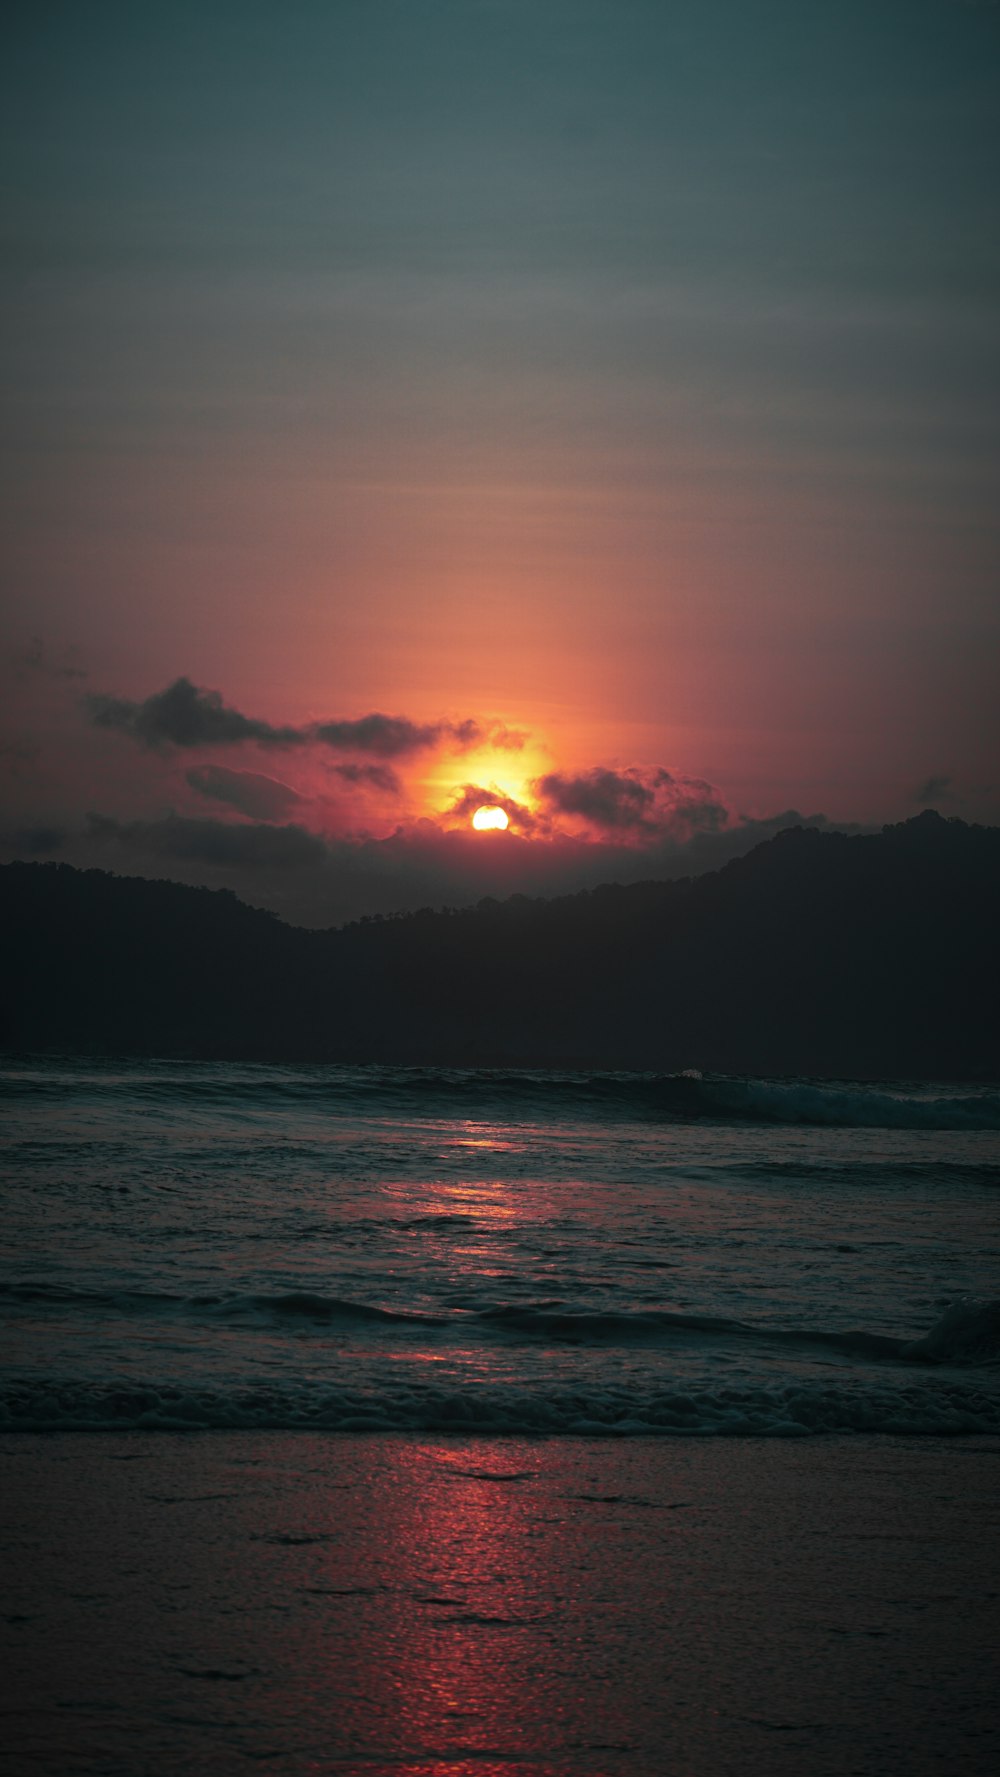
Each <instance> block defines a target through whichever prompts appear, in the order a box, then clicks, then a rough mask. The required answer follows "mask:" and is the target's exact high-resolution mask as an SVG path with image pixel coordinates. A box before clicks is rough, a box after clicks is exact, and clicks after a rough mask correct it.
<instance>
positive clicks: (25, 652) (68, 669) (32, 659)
mask: <svg viewBox="0 0 1000 1777" xmlns="http://www.w3.org/2000/svg"><path fill="white" fill-rule="evenodd" d="M12 665H13V668H14V677H15V678H16V679H29V678H35V677H38V676H39V675H40V676H42V677H44V678H49V679H85V678H86V677H87V675H86V673H85V672H84V670H83V667H82V666H77V664H76V649H75V648H65V649H63V651H62V657H61V658H59V659H53V658H52V655H51V653H50V651H49V650H48V649H47V648H46V646H45V644H44V642H43V641H42V638H41V636H32V637H31V639H30V640H29V641H28V643H27V644H26V646H25V647H23V648H21V649H19V650H18V651H17V652H16V653H15V654H14V655H13V657H12Z"/></svg>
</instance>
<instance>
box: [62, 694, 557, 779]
mask: <svg viewBox="0 0 1000 1777" xmlns="http://www.w3.org/2000/svg"><path fill="white" fill-rule="evenodd" d="M84 701H85V706H86V708H87V711H88V713H89V715H90V720H91V721H92V722H93V723H94V725H95V727H97V728H110V729H113V730H115V731H116V732H117V733H119V734H127V735H128V736H129V738H130V739H132V740H134V741H136V742H137V743H138V744H139V745H140V746H144V747H148V748H150V749H151V750H152V751H154V752H160V751H163V750H164V749H165V748H167V747H219V746H242V745H244V744H245V743H247V742H250V743H252V744H255V745H257V746H261V747H304V746H323V747H329V748H330V750H331V751H332V752H337V753H361V754H366V755H368V756H369V757H370V758H374V759H402V758H405V757H406V756H407V755H408V754H411V753H419V752H422V751H424V750H425V749H426V748H428V747H436V746H441V745H447V746H449V747H450V748H451V749H452V750H453V751H456V752H466V751H468V749H469V748H470V747H474V746H481V745H483V744H485V743H486V742H487V741H489V742H490V743H491V744H492V745H493V746H496V747H501V748H504V749H506V750H508V751H516V750H517V749H519V748H520V747H523V745H524V742H525V739H526V736H525V735H524V734H523V733H521V732H520V730H517V729H510V728H507V727H505V726H504V724H503V723H495V724H493V726H492V727H484V726H483V725H482V723H480V722H476V721H474V720H473V719H472V718H471V717H470V718H468V719H467V720H466V721H464V722H449V721H441V722H412V721H411V720H410V719H409V717H408V716H386V715H383V714H382V713H381V712H380V711H377V710H376V711H373V712H372V713H371V715H368V716H357V717H351V718H345V719H344V720H336V721H334V720H331V721H324V722H312V723H308V724H306V725H305V726H303V727H301V728H295V727H292V726H290V725H288V724H284V725H281V726H276V725H275V724H274V723H272V722H266V721H264V720H263V719H262V718H261V717H258V716H245V715H244V714H243V712H242V710H237V709H233V708H232V706H231V705H229V704H226V703H223V701H222V697H221V694H220V693H219V692H218V691H208V690H205V689H204V688H203V687H202V686H199V685H195V684H193V683H192V681H191V680H190V679H188V678H184V677H182V678H179V679H175V680H174V683H173V684H172V685H168V686H167V688H166V690H165V691H157V692H155V693H154V694H153V696H152V697H147V698H146V700H145V702H144V703H136V702H134V701H133V700H132V699H131V698H129V697H113V696H110V695H109V694H108V693H106V692H93V693H91V694H90V695H89V696H88V697H87V698H86V699H85V700H84ZM350 781H352V782H359V781H360V780H359V779H357V778H353V779H351V780H350ZM370 781H371V782H372V783H376V782H377V780H376V779H375V778H372V779H370ZM377 787H379V788H381V789H389V788H391V787H392V785H391V783H390V779H389V778H388V777H385V778H384V779H383V780H382V781H381V782H380V783H378V784H377Z"/></svg>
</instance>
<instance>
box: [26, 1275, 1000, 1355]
mask: <svg viewBox="0 0 1000 1777" xmlns="http://www.w3.org/2000/svg"><path fill="white" fill-rule="evenodd" d="M4 1297H6V1299H7V1300H8V1301H10V1302H12V1303H18V1302H20V1303H23V1304H25V1306H30V1305H32V1304H37V1305H39V1306H40V1307H42V1308H43V1309H44V1308H51V1309H52V1310H53V1311H59V1310H69V1311H73V1310H74V1309H77V1310H82V1311H83V1312H84V1313H88V1314H91V1315H94V1314H101V1315H108V1314H117V1315H121V1316H124V1317H131V1316H145V1315H155V1314H162V1315H165V1316H168V1317H170V1316H178V1315H181V1316H185V1317H187V1318H189V1319H195V1320H201V1321H215V1322H218V1321H224V1322H230V1323H239V1324H243V1325H246V1324H247V1323H250V1324H251V1325H253V1324H254V1323H256V1324H257V1325H258V1326H261V1327H266V1328H267V1329H268V1330H271V1331H273V1330H276V1329H281V1328H282V1327H283V1326H289V1327H291V1328H292V1329H301V1328H302V1327H304V1326H313V1327H322V1328H328V1329H333V1328H335V1327H336V1326H337V1325H340V1326H341V1327H343V1328H347V1329H349V1328H350V1327H351V1326H352V1324H354V1325H363V1326H367V1327H369V1328H372V1329H373V1330H377V1329H378V1328H379V1327H381V1328H383V1329H384V1330H385V1331H386V1333H387V1334H388V1333H390V1332H392V1333H399V1334H400V1335H402V1336H405V1335H406V1333H407V1331H408V1330H409V1329H413V1331H414V1332H416V1331H417V1330H418V1329H419V1330H421V1331H426V1330H427V1329H434V1330H436V1331H439V1332H441V1333H443V1334H444V1335H445V1336H447V1334H448V1333H449V1332H450V1333H457V1334H458V1335H459V1336H460V1337H462V1338H463V1339H467V1338H468V1337H469V1335H470V1333H471V1334H474V1335H478V1336H479V1337H485V1338H486V1339H489V1338H490V1337H491V1335H499V1336H500V1337H502V1338H504V1339H505V1340H514V1341H515V1342H518V1341H520V1342H528V1343H532V1344H534V1343H535V1342H537V1341H548V1342H550V1343H553V1344H567V1343H568V1344H574V1345H580V1346H594V1347H597V1346H602V1345H628V1344H658V1343H663V1344H676V1342H677V1341H682V1342H683V1341H699V1342H704V1341H706V1340H707V1341H709V1342H711V1341H713V1340H716V1339H724V1340H728V1341H730V1342H735V1343H738V1344H743V1345H750V1346H772V1347H774V1346H784V1347H789V1348H791V1347H801V1348H807V1347H817V1346H819V1347H823V1348H825V1349H827V1350H830V1351H836V1352H839V1353H840V1354H841V1355H843V1356H844V1357H847V1358H856V1359H859V1360H871V1361H874V1362H890V1363H892V1362H901V1363H908V1364H925V1365H935V1364H995V1363H997V1362H998V1361H1000V1301H984V1300H978V1299H973V1298H963V1299H962V1300H960V1301H957V1302H953V1303H951V1304H950V1305H949V1307H948V1308H947V1309H946V1311H945V1313H944V1314H943V1315H942V1316H941V1318H940V1319H939V1320H938V1321H937V1322H936V1324H935V1325H934V1326H933V1327H932V1328H931V1329H930V1331H929V1332H927V1333H923V1334H920V1335H918V1336H917V1337H916V1338H913V1337H910V1338H906V1337H900V1336H896V1335H891V1334H887V1333H874V1332H869V1331H866V1330H865V1329H863V1328H847V1329H840V1328H835V1327H810V1326H796V1327H783V1326H774V1325H772V1324H771V1323H769V1322H765V1321H753V1320H737V1319H734V1318H732V1317H730V1316H727V1315H714V1314H694V1313H690V1312H685V1311H678V1310H676V1309H670V1308H648V1309H610V1308H594V1307H586V1306H582V1305H576V1304H573V1303H566V1302H562V1301H546V1302H497V1303H484V1304H477V1303H474V1302H466V1303H465V1304H463V1305H462V1306H461V1307H452V1308H449V1309H445V1310H442V1311H441V1312H435V1311H433V1310H427V1309H418V1308H399V1307H394V1306H391V1305H387V1304H384V1303H377V1302H368V1301H364V1300H357V1299H348V1298H344V1297H341V1296H331V1295H324V1294H323V1293H322V1292H320V1291H317V1290H309V1289H292V1290H285V1291H278V1292H274V1293H267V1292H259V1291H258V1292H252V1293H242V1292H239V1291H236V1292H230V1293H228V1294H224V1295H194V1296H181V1295H177V1294H169V1293H167V1292H164V1291H142V1290H134V1289H113V1290H88V1289H78V1288H73V1287H70V1286H65V1285H62V1284H58V1283H47V1282H44V1281H39V1282H31V1281H26V1282H19V1283H11V1284H6V1285H2V1286H0V1299H2V1298H4Z"/></svg>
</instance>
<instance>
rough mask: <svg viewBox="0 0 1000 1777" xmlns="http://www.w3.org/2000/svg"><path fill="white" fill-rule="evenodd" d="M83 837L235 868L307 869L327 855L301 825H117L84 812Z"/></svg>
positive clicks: (169, 819) (173, 818)
mask: <svg viewBox="0 0 1000 1777" xmlns="http://www.w3.org/2000/svg"><path fill="white" fill-rule="evenodd" d="M87 838H88V839H90V840H92V841H94V842H96V843H97V844H98V845H100V846H105V845H120V846H123V847H125V848H127V849H129V850H131V851H136V852H139V853H141V854H143V855H145V856H147V857H149V856H152V857H156V858H176V859H178V860H180V861H183V862H188V863H200V864H207V865H224V866H227V867H230V868H233V869H236V870H242V869H249V870H255V869H258V868H261V867H273V866H275V865H278V866H280V867H281V868H282V869H290V870H295V869H303V868H305V869H307V870H311V869H315V868H316V867H317V866H318V865H320V864H322V863H324V862H325V860H326V857H327V847H326V845H325V843H324V841H323V840H322V839H319V838H317V836H316V834H315V833H308V832H307V831H306V829H305V827H299V826H296V825H294V824H291V825H288V826H284V827H273V826H262V825H258V824H253V825H250V824H248V823H244V822H242V821H240V822H236V821H210V820H190V819H187V818H185V817H184V816H182V815H176V814H169V815H166V816H165V817H164V818H163V819H162V820H158V821H139V820H136V821H119V820H115V819H114V818H113V817H112V816H110V815H102V814H88V816H87Z"/></svg>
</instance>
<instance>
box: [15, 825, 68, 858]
mask: <svg viewBox="0 0 1000 1777" xmlns="http://www.w3.org/2000/svg"><path fill="white" fill-rule="evenodd" d="M68 838H69V834H68V833H67V831H66V828H65V827H46V826H37V827H22V828H21V829H20V831H19V832H18V833H15V835H14V844H15V846H16V848H17V849H18V850H19V851H26V852H28V853H29V854H30V856H32V857H37V856H43V857H44V856H47V854H48V853H49V852H54V851H62V850H63V847H64V846H65V844H66V841H67V839H68Z"/></svg>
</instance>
